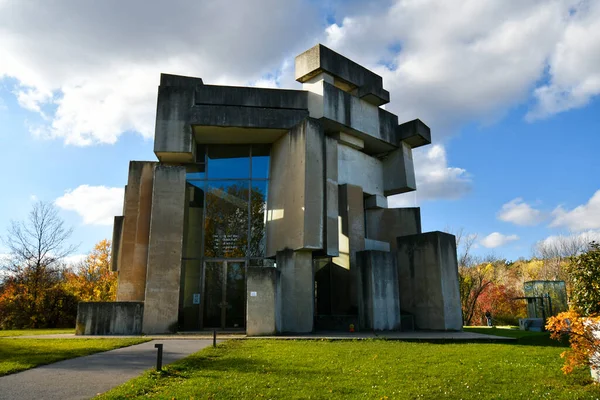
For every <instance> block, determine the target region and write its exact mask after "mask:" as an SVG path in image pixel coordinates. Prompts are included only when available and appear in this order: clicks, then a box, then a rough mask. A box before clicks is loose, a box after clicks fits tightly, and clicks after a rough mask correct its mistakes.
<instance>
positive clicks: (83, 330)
mask: <svg viewBox="0 0 600 400" xmlns="http://www.w3.org/2000/svg"><path fill="white" fill-rule="evenodd" d="M143 314H144V303H143V302H141V301H125V302H111V303H104V302H89V303H79V304H78V306H77V322H76V324H75V334H76V335H139V334H141V333H142V318H143Z"/></svg>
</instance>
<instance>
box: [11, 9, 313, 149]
mask: <svg viewBox="0 0 600 400" xmlns="http://www.w3.org/2000/svg"><path fill="white" fill-rule="evenodd" d="M316 12H317V10H316V6H314V5H313V6H311V5H310V4H307V3H305V2H303V1H301V0H291V1H286V2H281V1H278V0H258V1H254V2H247V1H244V0H234V1H229V2H218V1H214V2H190V1H187V0H170V1H166V0H165V1H152V2H147V1H143V0H132V1H127V2H121V1H117V0H107V1H100V2H91V1H78V2H76V3H73V2H71V1H66V0H59V1H54V2H52V3H51V4H50V3H47V2H11V1H8V2H0V37H2V43H1V44H0V60H2V62H1V63H0V79H1V78H2V77H5V76H7V77H13V78H16V79H17V80H18V82H19V85H18V86H17V87H16V88H14V91H15V94H16V97H17V100H18V102H19V104H20V105H21V106H22V107H24V108H26V109H29V110H32V111H35V112H38V113H40V114H41V115H42V116H43V117H44V118H47V122H45V123H43V124H42V125H40V126H35V127H32V128H31V130H32V133H34V134H36V135H38V136H43V137H50V138H60V139H62V140H64V141H65V143H68V144H75V145H90V144H95V143H114V142H115V141H116V140H117V139H118V137H119V136H120V135H121V134H122V133H123V132H126V131H135V132H139V133H141V134H142V135H143V136H144V137H148V138H149V137H151V136H152V134H153V129H154V122H155V121H154V116H155V109H156V90H157V86H158V82H159V74H160V72H169V73H175V74H183V75H191V76H199V77H202V78H203V79H205V81H206V82H208V83H213V84H220V83H227V84H238V85H243V84H247V83H248V82H251V81H256V80H257V78H260V77H263V76H266V75H267V74H269V73H272V72H273V70H277V69H279V68H281V67H282V64H283V63H284V60H285V59H287V58H290V57H293V56H295V55H296V54H297V53H299V52H301V51H303V50H305V49H306V48H308V47H310V46H311V45H313V44H314V42H315V40H316V38H317V37H318V35H319V33H320V32H322V30H321V29H322V28H321V26H320V21H319V20H318V18H317V14H316ZM66 16H68V17H66ZM278 80H279V79H278ZM259 83H260V84H264V82H262V81H261V82H259Z"/></svg>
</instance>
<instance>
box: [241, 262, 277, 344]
mask: <svg viewBox="0 0 600 400" xmlns="http://www.w3.org/2000/svg"><path fill="white" fill-rule="evenodd" d="M278 272H279V271H278V270H277V269H276V268H269V267H248V269H247V272H246V292H247V293H246V300H247V306H246V335H248V336H264V335H275V334H276V333H277V325H276V308H275V307H276V304H277V298H276V297H277V280H278V277H277V274H278Z"/></svg>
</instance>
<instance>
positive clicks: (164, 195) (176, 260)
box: [143, 165, 185, 334]
mask: <svg viewBox="0 0 600 400" xmlns="http://www.w3.org/2000/svg"><path fill="white" fill-rule="evenodd" d="M184 209H185V167H178V166H165V165H158V166H156V168H155V169H154V190H153V195H152V220H151V225H150V240H149V248H148V267H147V277H146V292H145V307H144V324H143V332H144V333H146V334H151V333H167V332H174V331H176V329H177V316H178V309H179V289H180V287H179V286H180V274H181V256H182V244H183V226H184Z"/></svg>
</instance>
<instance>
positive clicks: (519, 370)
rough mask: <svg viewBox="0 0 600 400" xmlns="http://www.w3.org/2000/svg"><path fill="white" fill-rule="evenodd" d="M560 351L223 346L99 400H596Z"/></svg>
mask: <svg viewBox="0 0 600 400" xmlns="http://www.w3.org/2000/svg"><path fill="white" fill-rule="evenodd" d="M563 350H564V349H563V348H560V347H553V346H543V345H537V346H531V345H530V346H527V345H519V344H490V343H481V344H478V343H477V344H476V343H471V344H430V343H410V342H399V341H385V340H364V341H308V340H298V341H287V340H230V341H228V342H225V343H223V344H221V345H219V346H218V347H217V348H216V349H213V348H207V349H205V350H203V351H201V352H199V353H196V354H194V355H192V356H190V357H188V358H186V359H184V360H181V361H179V362H177V363H174V364H171V365H170V366H168V367H166V369H165V370H164V371H163V372H162V373H157V372H153V371H149V372H147V373H145V374H144V375H142V376H141V377H139V378H137V379H134V380H131V381H129V382H127V383H125V384H123V385H122V386H119V387H117V388H115V389H113V390H112V391H110V392H108V393H106V394H104V395H102V396H100V398H101V399H123V398H159V399H163V398H164V399H171V398H175V399H191V398H194V399H246V398H267V399H268V398H279V399H307V398H313V399H315V398H316V399H319V398H340V399H341V398H366V399H386V398H389V399H539V398H542V399H544V398H545V399H597V398H600V388H599V387H598V386H597V385H593V384H591V379H590V375H589V370H587V371H586V370H579V371H576V372H575V373H574V374H573V375H564V374H563V373H562V371H561V370H560V368H561V365H562V359H561V358H560V356H559V355H560V353H561V351H563Z"/></svg>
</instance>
